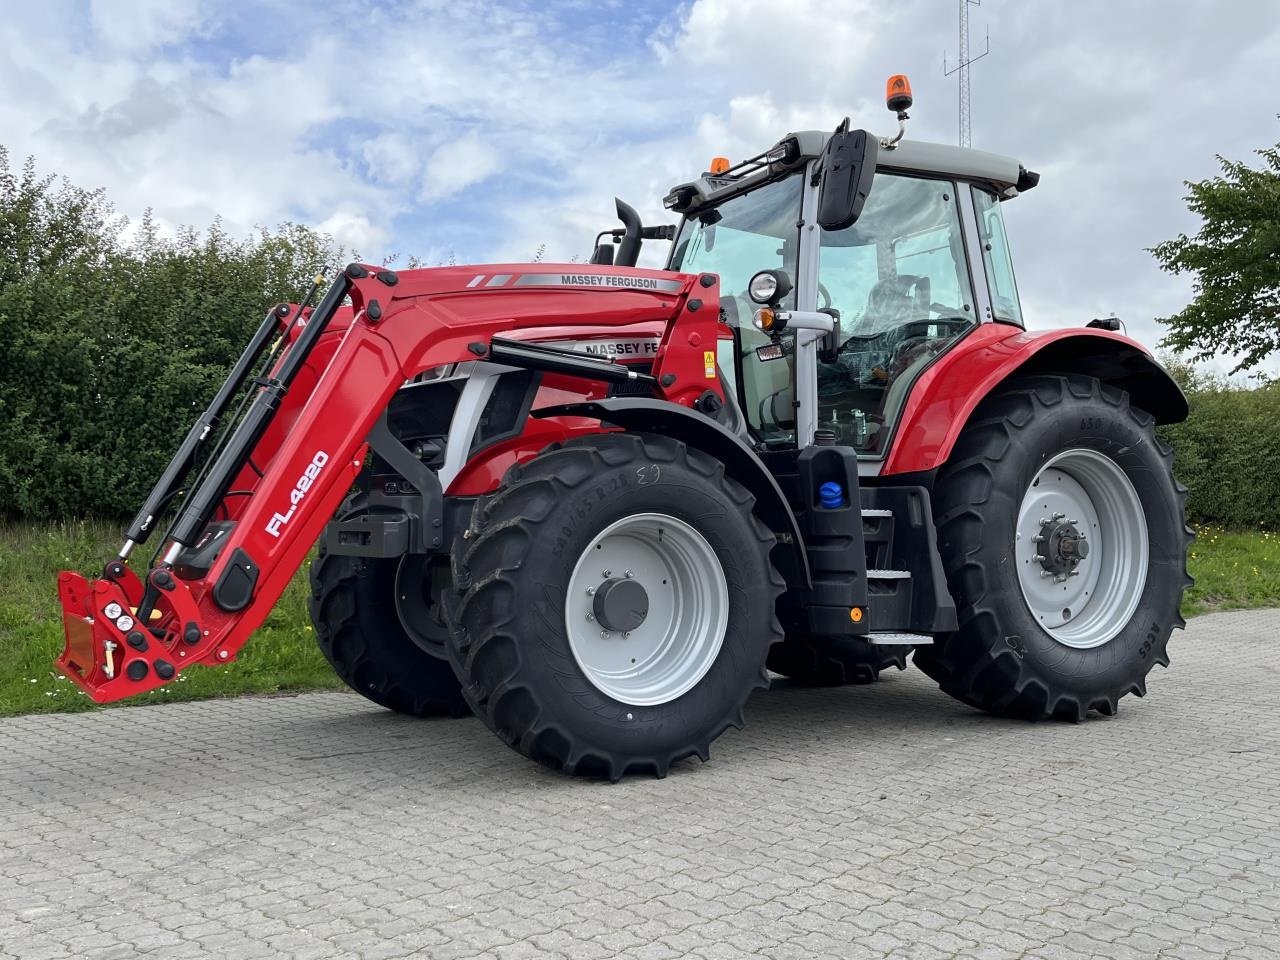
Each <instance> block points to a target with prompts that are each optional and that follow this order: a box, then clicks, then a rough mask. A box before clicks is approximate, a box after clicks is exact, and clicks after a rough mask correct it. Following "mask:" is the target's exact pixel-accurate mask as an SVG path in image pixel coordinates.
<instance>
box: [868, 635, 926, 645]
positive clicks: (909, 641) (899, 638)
mask: <svg viewBox="0 0 1280 960" xmlns="http://www.w3.org/2000/svg"><path fill="white" fill-rule="evenodd" d="M867 640H869V641H870V642H871V643H874V644H877V645H879V646H886V647H898V646H912V647H922V646H924V645H925V644H928V643H933V637H932V636H930V635H929V634H927V633H868V634H867Z"/></svg>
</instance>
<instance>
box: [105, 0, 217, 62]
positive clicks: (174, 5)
mask: <svg viewBox="0 0 1280 960" xmlns="http://www.w3.org/2000/svg"><path fill="white" fill-rule="evenodd" d="M89 20H90V23H91V24H92V27H93V32H94V35H95V37H96V38H97V39H99V40H101V41H102V42H103V43H105V44H106V45H107V46H109V47H112V48H114V49H117V50H121V51H130V52H134V51H142V50H147V49H150V48H152V47H156V46H160V45H161V44H166V43H174V42H175V41H178V40H181V39H183V38H184V37H187V36H190V35H191V34H193V33H195V32H197V31H198V30H199V29H200V27H201V26H202V25H203V23H204V15H203V12H202V11H201V3H200V0H90V3H89Z"/></svg>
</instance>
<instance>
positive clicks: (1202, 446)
mask: <svg viewBox="0 0 1280 960" xmlns="http://www.w3.org/2000/svg"><path fill="white" fill-rule="evenodd" d="M1170 369H1171V370H1172V372H1173V373H1174V376H1175V377H1176V378H1177V379H1178V380H1179V381H1180V382H1181V383H1182V387H1183V389H1184V390H1185V391H1186V393H1187V399H1188V400H1189V401H1190V405H1191V414H1190V416H1189V417H1188V418H1187V420H1186V422H1185V423H1178V424H1172V425H1170V426H1167V427H1161V428H1160V431H1159V432H1160V435H1161V436H1162V437H1163V438H1164V439H1165V440H1166V441H1168V442H1169V443H1171V444H1173V448H1174V472H1175V473H1176V474H1177V476H1178V479H1179V480H1181V481H1182V482H1183V483H1185V484H1186V485H1187V487H1188V488H1190V491H1191V493H1190V496H1189V497H1188V499H1187V516H1188V519H1189V520H1190V521H1191V522H1192V523H1196V524H1213V525H1215V526H1222V527H1228V528H1234V529H1244V528H1255V527H1265V528H1267V529H1270V530H1277V529H1280V383H1268V384H1264V385H1263V386H1260V387H1255V388H1245V387H1241V386H1236V385H1232V384H1231V383H1229V382H1227V381H1225V380H1223V379H1222V378H1220V377H1215V376H1212V375H1206V374H1197V373H1194V372H1193V371H1191V370H1189V369H1188V368H1187V367H1185V366H1182V365H1179V364H1170Z"/></svg>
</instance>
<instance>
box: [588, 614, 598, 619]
mask: <svg viewBox="0 0 1280 960" xmlns="http://www.w3.org/2000/svg"><path fill="white" fill-rule="evenodd" d="M595 618H596V615H595V614H594V613H588V614H587V619H588V620H594V619H595Z"/></svg>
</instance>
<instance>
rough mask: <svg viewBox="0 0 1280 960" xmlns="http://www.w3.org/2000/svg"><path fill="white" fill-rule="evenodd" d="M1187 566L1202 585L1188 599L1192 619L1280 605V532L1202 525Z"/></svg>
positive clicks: (1185, 605) (1185, 608) (1197, 584)
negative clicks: (1204, 615)
mask: <svg viewBox="0 0 1280 960" xmlns="http://www.w3.org/2000/svg"><path fill="white" fill-rule="evenodd" d="M1187 568H1188V569H1189V570H1190V571H1191V576H1192V577H1194V578H1195V581H1196V582H1195V585H1194V586H1193V587H1192V588H1191V589H1190V590H1188V591H1187V592H1186V594H1185V595H1184V596H1183V598H1182V611H1183V613H1184V615H1186V616H1188V617H1190V616H1195V615H1196V614H1201V613H1213V612H1215V611H1218V610H1243V609H1246V608H1249V607H1280V533H1273V532H1271V531H1266V530H1263V531H1257V530H1253V531H1229V530H1222V529H1219V528H1217V527H1200V528H1199V529H1198V530H1197V531H1196V542H1195V543H1193V544H1192V545H1191V553H1190V556H1189V557H1188V559H1187Z"/></svg>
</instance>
